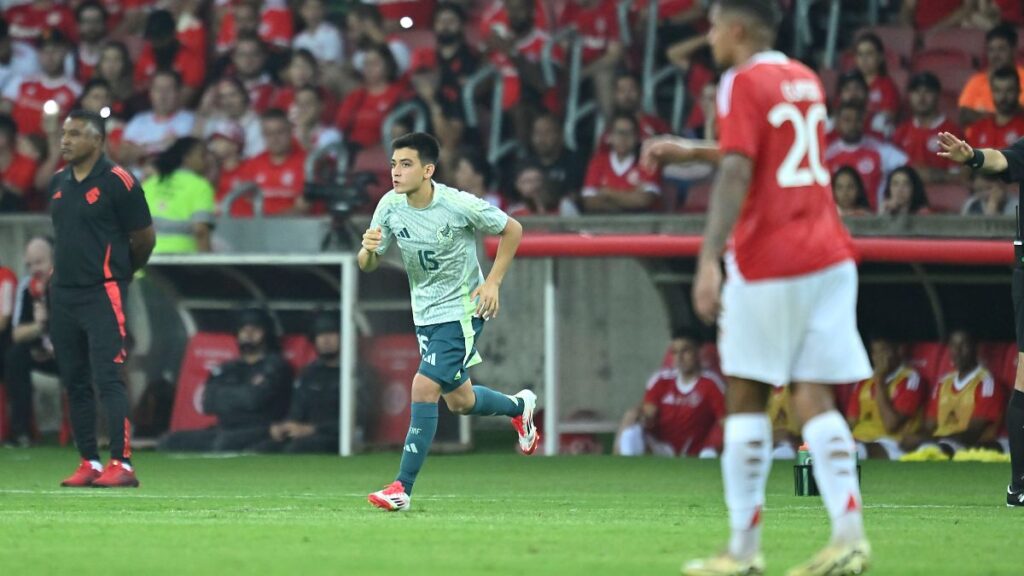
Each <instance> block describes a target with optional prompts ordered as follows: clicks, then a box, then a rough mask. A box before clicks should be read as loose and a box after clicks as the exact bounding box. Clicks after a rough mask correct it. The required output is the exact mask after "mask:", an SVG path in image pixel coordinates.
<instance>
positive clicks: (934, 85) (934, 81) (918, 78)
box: [907, 70, 942, 93]
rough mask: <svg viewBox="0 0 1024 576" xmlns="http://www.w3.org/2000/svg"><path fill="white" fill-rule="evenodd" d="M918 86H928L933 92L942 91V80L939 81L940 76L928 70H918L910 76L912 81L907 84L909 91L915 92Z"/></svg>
mask: <svg viewBox="0 0 1024 576" xmlns="http://www.w3.org/2000/svg"><path fill="white" fill-rule="evenodd" d="M918 88H927V89H928V90H929V91H931V92H935V93H941V92H942V82H940V81H939V77H938V76H936V75H935V74H933V73H931V72H928V71H927V70H926V71H924V72H918V73H917V74H914V75H913V76H911V77H910V82H909V83H908V84H907V91H908V92H913V91H914V90H917V89H918Z"/></svg>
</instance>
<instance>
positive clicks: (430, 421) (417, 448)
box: [397, 402, 437, 496]
mask: <svg viewBox="0 0 1024 576" xmlns="http://www.w3.org/2000/svg"><path fill="white" fill-rule="evenodd" d="M435 432H437V402H413V403H412V411H411V415H410V418H409V434H408V435H406V437H405V447H404V448H402V463H401V465H399V467H398V478H397V480H398V481H399V482H401V483H402V486H403V487H404V488H405V493H406V494H409V495H410V496H411V495H412V485H413V483H414V482H416V475H417V474H419V473H420V468H422V467H423V462H425V461H426V459H427V452H429V451H430V444H431V443H433V442H434V433H435Z"/></svg>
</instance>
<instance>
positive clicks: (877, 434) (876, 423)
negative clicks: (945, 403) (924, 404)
mask: <svg viewBox="0 0 1024 576" xmlns="http://www.w3.org/2000/svg"><path fill="white" fill-rule="evenodd" d="M912 374H913V371H912V370H911V369H910V368H908V367H906V366H903V367H900V369H899V370H897V371H896V374H895V375H894V376H893V377H892V380H890V381H889V398H892V397H893V395H894V394H896V390H897V389H898V388H899V386H900V384H902V383H903V382H906V381H907V379H908V378H910V377H911V375H912ZM877 385H878V381H877V380H876V379H875V377H874V376H872V377H871V378H868V379H867V380H865V381H864V385H863V386H861V387H860V393H859V394H857V404H858V405H859V407H860V417H859V418H858V419H857V423H856V424H855V425H854V427H853V437H854V438H856V439H857V440H860V441H861V442H874V441H875V440H878V439H879V438H884V437H887V436H890V435H889V434H888V433H886V431H885V425H884V424H883V423H882V415H881V413H880V412H879V410H878V401H877V400H876V399H875V386H877ZM920 423H921V418H920V415H919V414H915V415H914V417H913V418H911V419H910V420H908V421H907V422H906V424H904V425H903V426H902V427H901V428H900V429H899V430H898V431H897V432H896V434H893V435H892V436H894V437H896V438H897V439H899V438H902V437H903V436H904V435H905V434H907V433H908V432H912V431H914V430H916V429H917V427H918V426H919V425H920Z"/></svg>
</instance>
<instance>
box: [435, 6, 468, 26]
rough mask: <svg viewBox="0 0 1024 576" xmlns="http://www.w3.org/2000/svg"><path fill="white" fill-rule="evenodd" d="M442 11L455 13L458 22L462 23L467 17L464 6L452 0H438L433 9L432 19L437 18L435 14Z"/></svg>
mask: <svg viewBox="0 0 1024 576" xmlns="http://www.w3.org/2000/svg"><path fill="white" fill-rule="evenodd" d="M442 12H451V13H452V14H454V15H455V17H456V18H458V19H459V22H461V23H463V24H465V23H466V20H467V19H468V15H467V14H466V9H465V8H463V7H462V6H460V5H458V4H456V3H454V2H450V1H447V0H442V1H441V2H438V4H437V8H436V9H435V10H434V19H437V16H438V15H439V14H440V13H442Z"/></svg>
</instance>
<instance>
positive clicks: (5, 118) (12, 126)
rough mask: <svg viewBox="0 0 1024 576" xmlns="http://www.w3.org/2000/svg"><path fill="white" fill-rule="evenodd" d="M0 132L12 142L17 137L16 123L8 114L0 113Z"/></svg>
mask: <svg viewBox="0 0 1024 576" xmlns="http://www.w3.org/2000/svg"><path fill="white" fill-rule="evenodd" d="M0 134H4V135H5V136H7V139H8V140H10V141H11V143H12V144H13V143H14V141H15V139H16V138H17V137H18V123H17V122H15V121H14V118H11V116H10V115H9V114H0Z"/></svg>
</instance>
